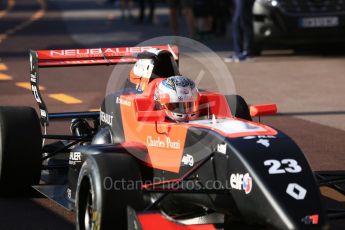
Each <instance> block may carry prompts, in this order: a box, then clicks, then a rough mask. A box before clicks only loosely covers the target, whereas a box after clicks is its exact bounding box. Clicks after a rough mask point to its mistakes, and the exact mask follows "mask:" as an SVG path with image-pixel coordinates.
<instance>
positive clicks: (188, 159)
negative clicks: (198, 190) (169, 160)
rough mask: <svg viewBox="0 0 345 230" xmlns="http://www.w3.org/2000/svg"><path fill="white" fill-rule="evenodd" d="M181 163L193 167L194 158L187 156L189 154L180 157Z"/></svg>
mask: <svg viewBox="0 0 345 230" xmlns="http://www.w3.org/2000/svg"><path fill="white" fill-rule="evenodd" d="M182 163H183V164H184V165H189V166H191V167H192V166H193V165H194V158H193V156H192V155H189V154H187V155H185V156H183V157H182Z"/></svg>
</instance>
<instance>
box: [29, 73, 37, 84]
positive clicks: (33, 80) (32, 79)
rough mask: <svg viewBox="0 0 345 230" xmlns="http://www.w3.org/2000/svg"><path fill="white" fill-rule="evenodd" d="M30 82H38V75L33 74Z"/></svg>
mask: <svg viewBox="0 0 345 230" xmlns="http://www.w3.org/2000/svg"><path fill="white" fill-rule="evenodd" d="M30 81H31V82H33V83H36V82H37V77H36V74H31V77H30Z"/></svg>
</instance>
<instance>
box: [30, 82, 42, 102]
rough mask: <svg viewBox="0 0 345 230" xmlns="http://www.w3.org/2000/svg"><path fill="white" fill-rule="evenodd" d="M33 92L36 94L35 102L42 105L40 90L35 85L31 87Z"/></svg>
mask: <svg viewBox="0 0 345 230" xmlns="http://www.w3.org/2000/svg"><path fill="white" fill-rule="evenodd" d="M31 91H32V93H33V94H34V97H35V100H36V101H37V103H39V104H42V100H41V98H40V96H39V95H38V90H37V87H36V86H35V85H32V86H31Z"/></svg>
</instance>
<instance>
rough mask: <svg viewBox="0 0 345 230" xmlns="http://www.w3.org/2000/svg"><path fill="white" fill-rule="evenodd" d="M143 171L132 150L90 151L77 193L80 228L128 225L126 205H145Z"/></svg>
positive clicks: (117, 227)
mask: <svg viewBox="0 0 345 230" xmlns="http://www.w3.org/2000/svg"><path fill="white" fill-rule="evenodd" d="M140 185H141V184H140V171H139V167H138V165H137V162H136V160H135V159H134V158H133V157H132V156H130V155H129V154H121V153H115V154H114V153H112V154H108V153H103V154H102V153H101V154H97V155H88V156H87V159H86V160H85V162H84V163H83V166H82V168H81V171H80V175H79V179H78V187H77V196H76V218H77V229H79V230H89V229H100V230H104V229H117V230H126V229H127V206H130V207H132V208H134V209H135V210H142V209H143V208H144V201H143V197H142V193H141V191H140V188H138V186H140Z"/></svg>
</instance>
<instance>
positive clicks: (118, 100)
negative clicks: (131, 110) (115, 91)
mask: <svg viewBox="0 0 345 230" xmlns="http://www.w3.org/2000/svg"><path fill="white" fill-rule="evenodd" d="M116 104H120V105H125V106H132V103H131V102H130V101H128V100H125V99H122V98H120V97H117V98H116Z"/></svg>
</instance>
